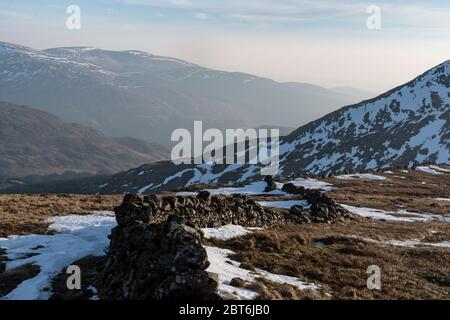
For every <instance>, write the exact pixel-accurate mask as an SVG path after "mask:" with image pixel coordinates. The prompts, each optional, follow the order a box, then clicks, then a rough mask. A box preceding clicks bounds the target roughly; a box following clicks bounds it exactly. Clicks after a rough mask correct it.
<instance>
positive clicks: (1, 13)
mask: <svg viewBox="0 0 450 320" xmlns="http://www.w3.org/2000/svg"><path fill="white" fill-rule="evenodd" d="M0 17H4V18H11V19H18V20H29V19H32V18H33V16H32V15H31V14H27V13H23V12H17V11H10V10H0Z"/></svg>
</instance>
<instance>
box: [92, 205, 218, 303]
mask: <svg viewBox="0 0 450 320" xmlns="http://www.w3.org/2000/svg"><path fill="white" fill-rule="evenodd" d="M138 201H139V200H138V199H137V198H136V197H133V196H127V197H126V198H125V199H124V203H123V205H122V206H120V207H117V208H116V209H115V212H116V219H117V222H118V226H117V227H116V228H114V229H113V230H112V233H111V235H110V239H111V244H110V247H109V252H108V255H107V259H106V263H105V268H104V272H103V279H102V292H101V295H102V296H103V298H106V299H131V300H178V299H182V300H191V299H195V300H204V299H219V296H218V295H217V286H218V279H217V276H216V275H215V274H210V273H208V272H206V271H205V270H206V269H207V268H208V266H209V262H208V257H207V254H206V250H205V249H204V248H203V246H202V245H201V239H202V237H203V234H202V231H201V230H199V229H197V228H195V227H194V226H192V225H190V224H189V223H188V222H187V221H186V220H185V219H183V218H182V217H180V216H175V215H170V216H169V217H168V218H167V220H166V221H164V222H162V223H152V224H149V221H150V217H151V207H150V206H145V207H142V206H137V205H136V206H135V204H136V202H138ZM133 208H134V209H133Z"/></svg>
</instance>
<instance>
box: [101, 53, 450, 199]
mask: <svg viewBox="0 0 450 320" xmlns="http://www.w3.org/2000/svg"><path fill="white" fill-rule="evenodd" d="M423 162H430V163H437V164H449V163H450V61H447V62H444V63H443V64H441V65H439V66H437V67H435V68H433V69H431V70H429V71H427V72H425V73H424V74H422V75H420V76H418V77H417V78H416V79H414V80H412V81H411V82H409V83H407V84H404V85H402V86H399V87H397V88H395V89H392V90H391V91H389V92H386V93H384V94H382V95H380V96H378V97H376V98H374V99H371V100H366V101H363V102H361V103H359V104H355V105H350V106H347V107H344V108H342V109H339V110H337V111H335V112H333V113H330V114H328V115H326V116H324V117H322V118H320V119H318V120H316V121H313V122H311V123H308V124H307V125H305V126H302V127H300V128H298V129H297V130H295V131H294V132H292V133H291V134H290V135H289V136H287V137H286V138H284V139H283V140H282V141H281V143H280V170H279V172H278V177H279V178H281V179H282V178H286V177H289V176H291V175H299V174H304V173H310V174H328V173H333V172H334V173H336V172H343V171H357V172H358V171H364V170H369V169H377V168H392V167H395V166H400V167H403V166H408V167H411V166H413V165H414V164H418V163H423ZM259 169H260V168H259V167H258V165H231V166H226V165H213V166H211V165H206V164H203V165H198V166H191V165H180V166H175V165H173V164H172V163H158V164H154V165H146V166H143V167H140V168H136V169H132V170H130V171H128V172H126V173H121V174H118V175H115V176H113V177H112V178H111V179H110V181H109V182H108V184H107V185H105V186H104V187H103V188H101V189H98V192H102V193H122V192H138V191H139V192H151V191H153V190H160V189H164V190H167V189H174V188H182V187H187V186H190V185H193V184H199V183H223V184H236V183H242V182H245V181H251V180H255V179H260V176H259V172H260V170H259Z"/></svg>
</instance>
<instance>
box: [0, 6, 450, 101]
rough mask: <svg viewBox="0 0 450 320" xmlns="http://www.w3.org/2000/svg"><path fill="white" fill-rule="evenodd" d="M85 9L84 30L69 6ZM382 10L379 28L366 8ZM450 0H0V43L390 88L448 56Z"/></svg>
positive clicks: (330, 83)
mask: <svg viewBox="0 0 450 320" xmlns="http://www.w3.org/2000/svg"><path fill="white" fill-rule="evenodd" d="M71 4H75V5H78V6H80V8H81V13H82V15H81V18H82V28H81V30H73V31H69V30H67V29H66V22H65V21H66V19H67V16H68V15H67V14H66V8H67V6H68V5H71ZM369 5H377V6H379V7H380V8H381V18H382V20H381V23H382V24H381V27H382V28H381V30H368V29H367V27H366V20H367V18H368V14H367V12H366V9H367V7H368V6H369ZM449 40H450V1H447V0H442V1H437V0H428V1H402V0H397V1H365V0H336V1H331V0H323V1H322V0H240V1H237V0H221V1H219V0H168V1H163V0H71V1H65V0H63V1H61V0H60V1H56V0H55V1H50V0H39V1H35V0H34V1H31V0H28V1H27V0H21V1H20V0H19V1H17V0H0V41H8V42H14V43H18V44H23V45H28V46H32V47H36V48H47V47H55V46H80V45H81V46H84V45H86V46H95V47H100V48H104V49H118V50H122V49H139V50H144V51H148V52H151V53H154V54H160V55H168V56H173V57H177V58H181V59H185V60H188V61H191V62H195V63H198V64H200V65H203V66H206V67H211V68H215V69H222V70H228V71H243V72H248V73H253V74H256V75H260V76H266V77H270V78H272V79H274V80H278V81H299V82H310V83H314V84H318V85H322V86H325V87H333V86H352V87H358V88H363V89H368V90H372V91H378V92H381V91H384V90H387V89H389V88H391V87H393V86H395V85H398V84H401V83H403V82H406V81H408V80H410V79H411V78H413V77H414V76H416V75H417V74H419V73H421V72H423V71H425V70H426V69H428V68H430V67H432V66H434V65H436V64H439V63H441V62H443V61H445V60H448V59H450V41H449Z"/></svg>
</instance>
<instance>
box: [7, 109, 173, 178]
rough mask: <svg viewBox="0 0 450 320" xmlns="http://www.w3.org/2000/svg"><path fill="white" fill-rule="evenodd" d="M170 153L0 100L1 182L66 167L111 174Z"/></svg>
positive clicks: (60, 171)
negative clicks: (108, 135) (111, 136)
mask: <svg viewBox="0 0 450 320" xmlns="http://www.w3.org/2000/svg"><path fill="white" fill-rule="evenodd" d="M167 157H168V151H167V150H165V149H164V148H163V147H161V146H158V145H154V144H149V143H147V142H143V141H139V140H136V139H132V138H110V137H107V136H105V135H103V134H102V133H100V132H99V131H96V130H94V129H92V128H89V127H85V126H82V125H79V124H73V123H66V122H64V121H63V120H61V119H59V118H58V117H55V116H53V115H51V114H49V113H46V112H43V111H39V110H35V109H32V108H30V107H26V106H19V105H15V104H11V103H7V102H0V181H1V180H2V179H5V178H10V177H25V176H28V175H48V174H62V173H64V172H66V171H73V172H85V173H92V174H94V173H105V174H106V173H109V174H111V173H115V172H118V171H120V170H124V169H126V168H129V167H130V166H133V165H134V166H136V165H140V164H142V163H148V162H153V161H158V160H161V159H167Z"/></svg>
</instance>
